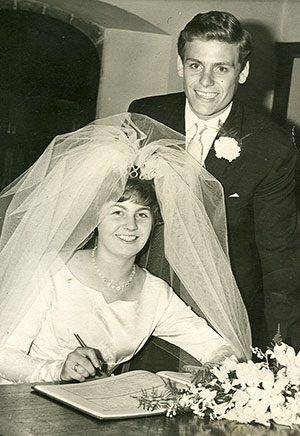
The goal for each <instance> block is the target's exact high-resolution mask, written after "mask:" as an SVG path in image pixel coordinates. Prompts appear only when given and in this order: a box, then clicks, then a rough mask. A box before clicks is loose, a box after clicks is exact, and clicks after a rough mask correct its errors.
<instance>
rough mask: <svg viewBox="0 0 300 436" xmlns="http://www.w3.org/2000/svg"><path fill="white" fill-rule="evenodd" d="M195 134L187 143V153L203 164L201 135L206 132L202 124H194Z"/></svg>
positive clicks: (205, 127)
mask: <svg viewBox="0 0 300 436" xmlns="http://www.w3.org/2000/svg"><path fill="white" fill-rule="evenodd" d="M195 127H196V133H195V134H194V136H193V137H192V138H191V140H190V141H189V143H188V146H187V151H188V152H189V153H190V154H191V155H192V156H193V157H194V158H195V159H196V160H197V161H198V162H200V163H201V164H203V142H202V135H203V133H204V132H205V130H207V126H206V125H205V124H204V123H196V124H195Z"/></svg>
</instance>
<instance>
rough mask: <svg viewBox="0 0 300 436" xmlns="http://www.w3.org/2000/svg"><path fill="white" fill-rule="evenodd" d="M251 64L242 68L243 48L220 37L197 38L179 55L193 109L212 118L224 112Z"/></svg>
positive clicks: (179, 62)
mask: <svg viewBox="0 0 300 436" xmlns="http://www.w3.org/2000/svg"><path fill="white" fill-rule="evenodd" d="M248 72H249V64H248V62H247V64H246V65H245V67H244V68H243V70H241V65H240V63H239V47H238V45H237V44H229V43H227V42H220V41H217V40H210V41H205V40H202V39H194V40H193V41H190V42H187V43H186V45H185V48H184V59H183V61H182V60H181V58H178V74H179V76H180V77H182V78H183V85H184V91H185V94H186V96H187V99H188V101H189V104H190V106H191V109H192V110H193V112H194V113H195V114H196V115H197V116H198V117H199V118H201V119H209V118H212V117H214V116H216V115H218V114H221V113H222V112H224V110H225V109H226V108H227V107H228V105H229V104H230V103H231V101H232V99H233V97H234V94H235V93H236V90H237V87H238V84H239V83H244V82H245V81H246V79H247V76H248Z"/></svg>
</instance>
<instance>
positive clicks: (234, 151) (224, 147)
mask: <svg viewBox="0 0 300 436" xmlns="http://www.w3.org/2000/svg"><path fill="white" fill-rule="evenodd" d="M214 148H215V152H216V156H217V158H218V159H222V158H223V159H226V160H228V161H229V162H232V161H233V160H234V159H236V158H237V157H239V155H240V153H241V147H240V146H239V144H238V142H237V140H236V139H234V138H231V137H230V136H221V137H220V138H219V139H217V140H216V141H215V145H214Z"/></svg>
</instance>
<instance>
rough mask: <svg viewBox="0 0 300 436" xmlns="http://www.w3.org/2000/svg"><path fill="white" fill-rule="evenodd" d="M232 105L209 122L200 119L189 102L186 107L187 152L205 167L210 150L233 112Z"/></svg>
mask: <svg viewBox="0 0 300 436" xmlns="http://www.w3.org/2000/svg"><path fill="white" fill-rule="evenodd" d="M231 107H232V103H230V105H229V106H228V107H227V109H226V110H225V111H224V112H222V113H221V114H220V115H217V116H215V117H213V118H209V119H208V120H203V119H201V118H198V117H197V115H195V114H194V112H193V111H192V109H191V107H190V105H189V102H188V101H186V105H185V135H186V150H187V151H188V152H190V153H191V154H192V155H193V156H194V157H195V159H197V160H198V161H200V163H201V164H202V165H204V162H205V159H206V157H207V155H208V153H209V150H210V148H211V146H212V144H213V142H214V140H215V137H216V136H217V133H218V131H219V129H220V126H221V125H222V124H224V122H225V121H226V119H227V118H228V115H229V113H230V111H231Z"/></svg>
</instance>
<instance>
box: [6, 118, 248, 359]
mask: <svg viewBox="0 0 300 436" xmlns="http://www.w3.org/2000/svg"><path fill="white" fill-rule="evenodd" d="M184 142H185V139H184V136H182V135H180V134H179V133H177V132H175V131H173V130H171V129H169V128H168V127H166V126H164V125H162V124H160V123H158V122H156V121H154V120H152V119H150V118H148V117H145V116H142V115H137V114H128V113H124V114H120V115H114V116H111V117H108V118H104V119H100V120H96V121H94V122H92V123H91V124H89V125H87V126H85V127H83V128H81V129H79V130H77V131H75V132H71V133H68V134H63V135H59V136H57V137H56V138H54V140H53V141H52V142H51V143H50V145H49V146H48V147H47V148H46V150H45V151H44V153H43V155H42V156H41V157H40V158H39V159H38V160H37V161H36V163H35V164H34V165H33V166H32V167H31V168H29V169H28V170H27V171H26V172H25V173H24V174H23V175H22V176H20V177H19V178H18V179H17V180H16V181H15V182H13V183H12V184H11V185H9V186H8V187H7V188H6V189H5V190H4V191H2V193H1V196H0V219H1V220H3V226H2V233H1V239H0V319H1V322H0V340H1V342H2V343H5V342H6V340H7V338H8V337H9V335H10V334H11V333H12V332H13V330H14V329H15V327H16V326H17V325H18V323H19V322H20V320H21V319H22V317H23V316H24V315H25V314H26V312H27V311H28V309H29V308H30V306H31V304H32V302H33V301H34V300H35V299H36V298H37V295H38V294H39V293H40V292H42V289H43V283H42V281H43V274H41V271H48V272H49V273H50V272H51V273H54V272H55V269H56V263H57V261H58V259H59V258H60V259H63V261H65V262H67V261H68V259H69V258H70V257H71V256H72V254H73V253H74V251H75V250H76V249H78V247H80V246H81V245H82V244H83V243H84V241H85V240H86V239H87V238H88V236H89V235H90V234H91V233H92V232H93V230H94V229H95V228H96V226H97V225H98V223H99V222H100V220H101V209H102V207H103V205H104V204H105V203H106V202H108V201H117V200H118V199H119V198H120V196H121V194H122V193H123V190H124V187H125V185H126V181H127V179H128V177H129V174H130V172H131V170H132V168H133V167H135V168H138V169H139V173H140V177H142V178H145V179H153V181H154V184H155V189H156V195H157V198H158V202H159V205H160V210H161V215H162V218H163V221H164V241H165V256H166V258H167V260H168V262H169V264H170V265H171V267H172V269H173V270H174V271H175V273H176V274H177V276H178V277H179V279H180V281H181V282H182V284H183V285H184V287H185V289H186V291H187V292H188V293H189V294H190V296H191V297H192V299H193V300H194V302H195V303H196V304H197V305H198V307H199V309H200V311H201V313H203V315H204V316H205V317H206V319H207V321H208V322H209V323H210V325H211V326H212V327H213V328H214V329H215V330H216V331H217V332H218V333H219V334H220V335H221V336H222V337H223V338H225V339H226V340H227V341H228V343H229V344H230V345H231V347H232V349H233V350H234V352H235V354H236V356H237V357H238V358H239V359H242V360H245V359H247V358H250V357H251V350H250V345H251V335H250V327H249V322H248V316H247V312H246V309H245V306H244V304H243V301H242V298H241V296H240V293H239V290H238V288H237V285H236V283H235V280H234V277H233V275H232V272H231V268H230V261H229V258H228V247H227V231H226V218H225V206H224V196H223V190H222V187H221V185H220V183H219V182H218V181H217V180H216V179H215V178H214V177H213V176H212V175H211V174H209V173H208V172H207V171H206V170H205V169H204V168H203V167H201V166H200V165H199V164H198V163H197V162H196V161H195V160H194V159H193V158H192V157H191V156H190V155H189V154H188V153H187V152H186V151H184Z"/></svg>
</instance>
